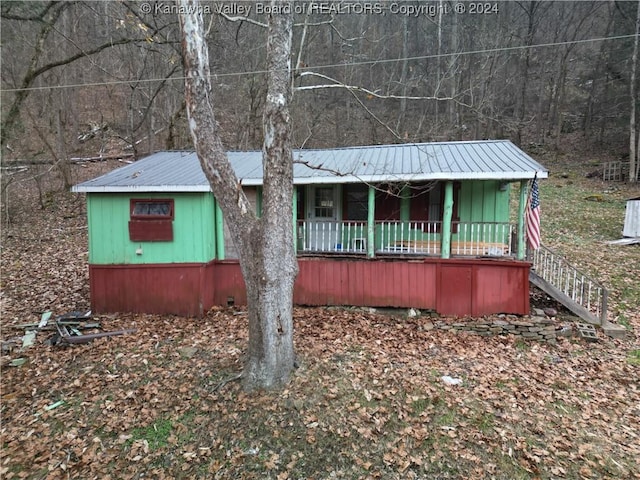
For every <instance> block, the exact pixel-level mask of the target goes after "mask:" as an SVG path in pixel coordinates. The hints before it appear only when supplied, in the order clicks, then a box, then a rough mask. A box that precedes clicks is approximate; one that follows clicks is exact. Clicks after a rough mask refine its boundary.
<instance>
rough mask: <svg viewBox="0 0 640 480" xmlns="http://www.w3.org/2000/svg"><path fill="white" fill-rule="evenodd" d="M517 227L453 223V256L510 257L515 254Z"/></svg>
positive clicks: (492, 223)
mask: <svg viewBox="0 0 640 480" xmlns="http://www.w3.org/2000/svg"><path fill="white" fill-rule="evenodd" d="M515 228H516V227H515V225H512V224H510V223H499V222H482V223H476V222H473V223H470V222H453V223H452V232H453V239H452V241H451V255H473V256H478V255H480V256H484V255H489V256H497V257H501V256H509V255H512V254H513V253H514V249H513V245H512V239H513V233H514V232H515Z"/></svg>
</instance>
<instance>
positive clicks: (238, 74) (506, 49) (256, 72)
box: [0, 34, 636, 93]
mask: <svg viewBox="0 0 640 480" xmlns="http://www.w3.org/2000/svg"><path fill="white" fill-rule="evenodd" d="M635 36H636V35H635V34H631V35H618V36H615V37H600V38H587V39H583V40H571V41H566V42H552V43H538V44H536V45H517V46H514V47H499V48H488V49H484V50H469V51H464V52H454V53H440V54H432V55H421V56H417V57H404V58H387V59H383V60H366V61H362V62H350V63H334V64H328V65H316V66H306V67H304V68H300V69H298V70H302V71H309V70H313V71H315V70H322V69H326V68H340V67H357V66H362V65H376V64H385V63H394V62H405V61H406V62H411V61H416V60H430V59H434V58H446V57H457V56H467V55H480V54H483V53H499V52H513V51H517V50H526V49H529V48H548V47H559V46H563V45H577V44H582V43H594V42H605V41H610V40H624V39H628V38H634V37H635ZM266 73H268V70H253V71H249V72H230V73H216V74H212V75H211V77H213V78H225V77H241V76H249V75H264V74H266ZM185 79H186V77H185V76H178V77H170V78H148V79H138V80H113V81H110V82H109V81H107V82H91V83H76V84H67V85H49V86H41V87H29V88H7V89H0V92H1V93H11V92H27V91H36V90H59V89H65V88H80V87H101V86H110V85H127V84H130V83H136V84H141V83H151V82H162V81H169V80H185Z"/></svg>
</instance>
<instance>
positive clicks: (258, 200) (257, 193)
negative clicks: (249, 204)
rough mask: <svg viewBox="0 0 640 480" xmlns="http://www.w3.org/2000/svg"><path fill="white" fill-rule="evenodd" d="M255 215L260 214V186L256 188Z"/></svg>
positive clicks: (259, 215)
mask: <svg viewBox="0 0 640 480" xmlns="http://www.w3.org/2000/svg"><path fill="white" fill-rule="evenodd" d="M256 215H257V216H258V218H260V217H261V216H262V187H258V188H256Z"/></svg>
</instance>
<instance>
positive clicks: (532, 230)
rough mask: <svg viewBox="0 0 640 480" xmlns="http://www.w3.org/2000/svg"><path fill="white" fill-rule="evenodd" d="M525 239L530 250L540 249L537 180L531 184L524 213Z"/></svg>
mask: <svg viewBox="0 0 640 480" xmlns="http://www.w3.org/2000/svg"><path fill="white" fill-rule="evenodd" d="M525 215H526V221H527V239H528V241H529V246H530V247H531V249H532V250H537V249H538V248H540V192H539V190H538V178H537V177H535V178H534V179H533V182H532V183H531V192H530V193H529V201H528V202H527V211H526V214H525Z"/></svg>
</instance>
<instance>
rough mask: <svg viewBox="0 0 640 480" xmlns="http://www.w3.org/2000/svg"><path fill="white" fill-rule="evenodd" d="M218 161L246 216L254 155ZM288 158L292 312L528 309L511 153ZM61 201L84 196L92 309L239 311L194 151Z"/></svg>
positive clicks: (137, 166)
mask: <svg viewBox="0 0 640 480" xmlns="http://www.w3.org/2000/svg"><path fill="white" fill-rule="evenodd" d="M228 157H229V160H230V162H231V164H232V166H233V168H234V170H235V172H236V175H237V176H238V178H239V179H241V184H242V186H243V188H244V190H245V192H246V194H247V196H248V198H249V199H250V200H251V202H252V204H253V206H254V208H255V209H256V213H257V214H258V215H259V214H260V210H261V200H262V153H261V152H259V151H252V152H229V153H228ZM294 162H295V163H294V185H295V189H294V190H295V192H294V198H292V202H294V211H295V215H296V220H297V221H296V235H295V242H296V244H295V247H296V251H297V254H298V264H299V274H298V277H297V279H296V284H295V290H294V302H295V303H296V304H299V305H358V306H372V307H415V308H421V309H429V310H435V311H438V312H439V313H441V314H451V315H459V316H464V315H473V316H478V315H486V314H493V313H515V314H528V313H529V280H528V276H529V268H530V263H529V262H528V261H526V260H525V248H524V244H525V242H524V210H525V205H526V191H527V184H528V182H529V181H530V180H531V179H533V178H534V177H535V176H537V177H538V178H539V179H541V178H546V177H547V171H546V169H545V168H544V167H542V166H541V165H540V164H539V163H538V162H536V161H535V160H534V159H532V158H531V157H530V156H528V155H527V154H526V153H524V152H523V151H522V150H520V149H519V148H517V147H516V146H515V145H514V144H513V143H511V142H509V141H470V142H443V143H419V144H416V143H412V144H398V145H377V146H367V147H348V148H334V149H321V150H306V149H303V150H295V151H294ZM514 183H516V184H519V185H520V186H521V188H520V189H519V192H520V193H519V196H518V198H517V199H516V205H517V208H515V209H514V210H515V211H514V212H512V209H511V208H510V196H511V195H510V194H511V188H512V185H513V184H514ZM73 191H74V192H79V193H85V194H86V199H87V216H88V226H89V276H90V288H91V303H92V308H93V309H94V311H97V312H115V311H133V312H147V313H174V314H182V315H201V314H203V312H205V311H207V310H208V309H209V308H210V307H212V306H213V305H228V304H236V305H239V304H243V303H244V302H246V293H245V291H244V283H243V280H242V275H241V272H240V266H239V262H238V259H237V253H236V251H235V248H234V246H233V242H232V241H231V239H230V237H229V234H228V229H227V226H226V225H225V220H224V216H223V214H222V212H221V210H220V208H219V206H218V203H217V202H216V199H215V195H214V193H212V191H211V189H210V186H209V183H208V182H207V179H206V177H205V175H204V173H203V172H202V169H201V167H200V164H199V162H198V159H197V156H196V154H195V153H193V152H185V151H170V152H159V153H156V154H153V155H150V156H148V157H146V158H143V159H141V160H139V161H137V162H135V163H132V164H130V165H127V166H124V167H122V168H118V169H116V170H114V171H112V172H110V173H108V174H106V175H103V176H101V177H98V178H96V179H93V180H90V181H87V182H84V183H81V184H79V185H76V186H75V187H73Z"/></svg>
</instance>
